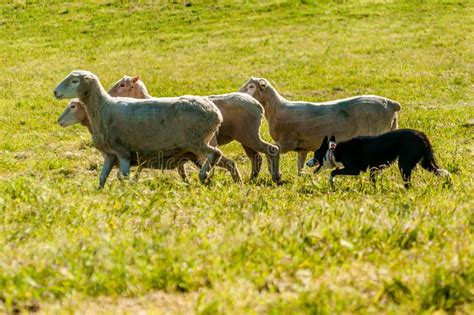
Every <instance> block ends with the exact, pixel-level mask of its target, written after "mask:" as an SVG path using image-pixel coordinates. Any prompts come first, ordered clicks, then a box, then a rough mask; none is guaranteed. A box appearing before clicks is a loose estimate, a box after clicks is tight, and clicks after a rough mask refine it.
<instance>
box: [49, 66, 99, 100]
mask: <svg viewBox="0 0 474 315" xmlns="http://www.w3.org/2000/svg"><path fill="white" fill-rule="evenodd" d="M93 81H97V82H98V79H97V77H96V76H95V75H94V74H93V73H92V72H89V71H85V70H74V71H73V72H71V73H70V74H69V75H68V76H67V77H66V78H64V79H63V80H62V81H61V83H59V84H58V86H57V87H56V88H55V89H54V97H56V99H58V100H62V99H68V98H75V97H79V98H81V97H84V96H87V94H88V93H89V88H90V85H91V84H92V82H93Z"/></svg>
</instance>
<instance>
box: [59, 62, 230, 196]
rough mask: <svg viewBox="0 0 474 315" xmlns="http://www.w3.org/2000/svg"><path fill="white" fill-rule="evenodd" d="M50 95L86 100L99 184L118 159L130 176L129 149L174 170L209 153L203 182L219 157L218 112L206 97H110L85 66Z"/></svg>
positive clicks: (102, 183)
mask: <svg viewBox="0 0 474 315" xmlns="http://www.w3.org/2000/svg"><path fill="white" fill-rule="evenodd" d="M54 96H55V97H56V99H67V98H79V100H80V101H81V102H82V103H83V104H84V108H85V110H86V113H87V117H88V118H89V121H90V127H91V130H92V139H93V142H94V145H95V147H96V148H97V149H98V150H99V151H101V152H102V154H103V156H104V165H103V167H102V171H101V174H100V178H99V188H102V187H103V186H104V184H105V182H106V180H107V177H108V176H109V174H110V171H111V170H112V167H113V166H114V164H115V161H116V160H117V159H118V161H119V166H120V173H121V174H122V176H124V177H128V176H129V172H130V161H131V159H132V154H133V153H136V154H137V155H138V157H139V159H140V160H143V161H148V163H155V164H159V165H160V166H161V168H175V167H177V166H178V165H180V164H183V163H185V162H186V161H188V160H190V159H196V158H197V157H207V160H206V162H205V163H204V164H203V166H202V167H201V169H200V172H199V179H200V180H201V182H202V183H204V182H206V181H207V179H208V177H209V173H210V171H211V170H212V168H213V167H214V166H215V164H216V163H217V162H218V160H219V158H220V157H221V155H222V153H221V152H220V150H219V149H217V148H215V147H213V146H211V145H209V142H210V140H211V139H212V137H213V136H214V134H215V132H216V131H217V130H218V128H219V126H220V124H221V123H222V115H221V113H220V111H219V110H218V109H217V107H216V106H215V105H214V103H212V102H211V101H210V100H209V99H207V98H204V97H198V96H186V97H170V98H157V99H146V100H140V99H132V98H114V97H111V96H110V95H109V94H108V93H107V92H106V91H105V90H104V88H103V87H102V85H101V84H100V82H99V79H98V78H97V76H96V75H94V74H93V73H91V72H89V71H84V70H75V71H73V72H71V73H70V74H69V75H68V76H67V77H66V78H65V79H64V80H63V81H61V83H59V85H58V86H57V87H56V89H55V90H54ZM153 168H156V167H153Z"/></svg>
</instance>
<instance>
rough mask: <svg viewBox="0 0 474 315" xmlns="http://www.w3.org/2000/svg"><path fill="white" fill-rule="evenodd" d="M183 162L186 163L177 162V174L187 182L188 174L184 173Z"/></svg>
mask: <svg viewBox="0 0 474 315" xmlns="http://www.w3.org/2000/svg"><path fill="white" fill-rule="evenodd" d="M184 164H186V162H184V163H179V164H178V174H179V176H181V178H182V179H183V182H185V183H189V181H188V175H187V174H186V168H185V167H184Z"/></svg>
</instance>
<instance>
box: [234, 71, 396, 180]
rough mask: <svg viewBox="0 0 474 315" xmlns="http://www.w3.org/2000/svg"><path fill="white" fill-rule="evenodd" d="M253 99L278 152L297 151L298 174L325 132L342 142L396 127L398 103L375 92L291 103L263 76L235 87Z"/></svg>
mask: <svg viewBox="0 0 474 315" xmlns="http://www.w3.org/2000/svg"><path fill="white" fill-rule="evenodd" d="M239 92H243V93H247V94H249V95H251V96H253V97H254V98H256V99H257V100H258V101H259V102H260V103H261V104H262V105H263V107H264V109H265V117H266V119H267V121H268V124H269V127H270V135H271V136H272V138H273V140H275V142H276V143H277V145H278V147H279V149H280V153H286V152H289V151H296V152H298V163H297V165H298V175H301V174H302V168H303V166H304V162H305V160H306V156H307V154H308V152H309V151H314V150H316V149H317V148H318V147H319V144H320V143H321V141H322V140H323V138H324V137H325V136H326V135H330V136H332V135H334V136H335V137H336V138H337V139H340V141H345V140H348V139H351V138H353V137H356V136H360V135H378V134H381V133H384V132H386V131H389V130H395V129H397V128H398V118H397V112H398V111H400V109H401V106H400V104H399V103H397V102H395V101H393V100H390V99H388V98H384V97H380V96H375V95H361V96H355V97H351V98H346V99H340V100H335V101H331V102H324V103H310V102H294V101H288V100H286V99H285V98H284V97H282V96H281V95H280V94H279V93H278V91H277V90H276V89H275V88H274V87H273V86H272V85H271V84H270V82H268V80H266V79H264V78H254V77H252V78H250V79H249V80H248V81H247V82H246V83H245V84H244V85H243V86H242V87H241V88H240V90H239Z"/></svg>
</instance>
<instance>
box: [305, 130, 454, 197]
mask: <svg viewBox="0 0 474 315" xmlns="http://www.w3.org/2000/svg"><path fill="white" fill-rule="evenodd" d="M396 159H398V167H399V169H400V173H401V174H402V178H403V181H404V183H405V188H409V187H410V185H411V184H410V178H411V172H412V171H413V169H414V168H415V166H416V164H418V162H420V161H421V167H423V168H424V169H425V170H427V171H430V172H432V173H434V174H435V175H437V176H448V177H449V172H448V171H447V170H444V169H441V168H439V167H438V165H437V164H436V160H435V157H434V153H433V148H432V147H431V144H430V141H429V140H428V137H427V136H426V135H425V134H424V133H423V132H421V131H417V130H413V129H398V130H393V131H389V132H386V133H384V134H381V135H379V136H361V137H355V138H352V139H350V140H348V141H344V142H341V143H338V144H336V139H335V137H334V136H332V137H331V139H329V140H328V137H327V136H326V137H325V138H324V140H323V143H322V144H321V147H320V148H319V149H317V150H316V151H315V152H314V157H313V158H312V159H311V160H309V161H308V163H306V165H307V166H309V167H313V166H316V165H319V166H318V168H317V169H316V171H315V173H317V172H318V171H319V170H321V169H326V168H331V169H334V168H335V170H333V171H332V172H331V176H330V177H329V181H330V183H331V185H333V184H334V177H335V176H336V175H359V173H360V172H361V171H366V170H367V169H369V170H370V179H371V181H372V183H374V185H375V173H376V171H377V170H379V169H382V168H384V167H386V166H388V165H390V164H392V163H393V162H394V161H395V160H396Z"/></svg>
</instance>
